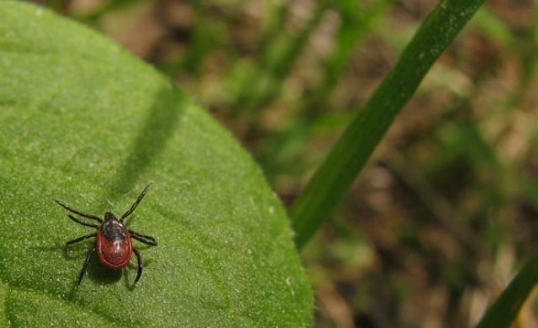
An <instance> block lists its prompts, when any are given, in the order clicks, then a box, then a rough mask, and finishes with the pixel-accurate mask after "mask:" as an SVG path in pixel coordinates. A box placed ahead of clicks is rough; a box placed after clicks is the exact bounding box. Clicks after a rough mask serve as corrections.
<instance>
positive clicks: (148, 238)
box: [128, 230, 157, 246]
mask: <svg viewBox="0 0 538 328" xmlns="http://www.w3.org/2000/svg"><path fill="white" fill-rule="evenodd" d="M128 231H129V234H130V235H131V237H132V238H134V239H136V240H138V241H140V242H143V243H144V244H147V245H150V246H157V241H156V240H155V238H153V237H151V236H148V235H143V234H141V233H138V232H136V231H133V230H128Z"/></svg>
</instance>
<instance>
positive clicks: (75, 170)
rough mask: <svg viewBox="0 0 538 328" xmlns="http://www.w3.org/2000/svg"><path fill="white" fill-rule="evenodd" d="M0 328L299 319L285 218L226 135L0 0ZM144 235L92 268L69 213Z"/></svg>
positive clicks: (65, 28) (308, 301)
mask: <svg viewBox="0 0 538 328" xmlns="http://www.w3.org/2000/svg"><path fill="white" fill-rule="evenodd" d="M0 72H1V74H0V168H1V169H0V183H1V188H0V231H1V235H0V240H1V243H0V326H8V325H11V326H36V325H39V326H42V325H44V324H46V325H52V326H74V325H75V324H76V325H77V327H78V326H99V327H105V326H118V325H119V326H129V327H132V326H144V327H153V326H155V327H157V326H158V327H187V326H199V327H224V326H232V327H240V326H243V327H255V326H257V327H264V326H265V327H276V326H293V327H299V326H309V325H311V324H312V314H313V313H312V312H313V311H312V308H313V305H312V303H313V300H312V293H311V290H310V286H309V283H308V279H307V277H306V275H305V272H304V270H303V268H302V266H301V264H300V261H299V258H298V255H297V252H296V250H295V249H294V247H293V242H292V239H291V230H290V227H289V222H288V219H287V217H286V214H285V211H284V209H283V208H282V206H281V204H280V203H279V201H278V199H277V198H276V197H275V195H274V194H273V193H272V192H271V190H270V189H269V187H268V186H267V183H266V182H265V180H264V178H263V176H262V175H261V173H260V170H259V168H258V167H257V166H256V165H255V164H254V162H253V161H252V159H251V158H250V157H249V156H248V155H247V154H246V153H245V151H244V150H243V149H242V148H241V147H240V146H239V144H238V143H237V142H236V141H235V140H233V138H232V137H231V136H230V134H229V133H228V132H226V131H225V130H224V129H222V128H221V127H220V126H219V125H218V124H217V123H216V122H215V121H213V120H212V119H211V117H210V116H209V115H207V113H205V112H204V111H203V110H202V109H200V108H199V107H198V106H197V105H196V104H194V103H193V102H192V101H191V100H190V99H189V97H187V96H186V95H185V94H183V93H182V92H181V91H180V90H178V89H177V88H176V87H175V86H174V85H173V84H172V83H171V82H169V81H168V80H167V79H165V78H164V77H162V76H161V75H159V74H158V73H157V72H156V71H155V70H154V69H152V68H151V67H148V66H147V65H144V64H143V63H141V62H139V61H138V60H136V59H134V58H133V57H131V56H130V55H129V54H127V53H126V52H125V51H124V50H122V49H121V48H120V47H118V46H117V45H114V44H113V43H112V42H110V41H109V40H107V39H105V38H103V37H102V36H99V35H97V34H96V33H95V32H93V31H91V30H89V29H87V28H84V27H81V26H79V25H77V24H75V23H73V22H70V21H67V20H64V19H62V18H60V17H57V16H55V15H54V14H52V13H50V12H48V11H46V10H43V9H42V8H39V7H34V6H31V5H28V4H24V3H18V2H6V1H4V2H1V3H0ZM149 181H153V182H154V183H153V186H152V188H151V189H150V190H149V192H148V194H147V195H146V197H145V198H144V200H143V201H142V203H141V204H140V205H139V206H138V208H137V210H136V211H135V213H134V214H133V215H132V216H131V218H130V219H129V220H128V225H129V227H130V228H132V229H133V230H136V231H138V232H141V233H145V234H148V235H151V236H154V237H155V238H156V239H157V241H158V246H157V247H149V246H145V245H143V244H141V243H138V242H136V241H135V246H136V247H137V248H138V249H139V250H140V252H141V254H142V257H143V259H144V264H145V265H144V273H143V275H142V278H141V279H140V281H139V282H138V284H137V285H136V286H135V287H133V286H132V284H133V280H134V277H135V275H136V263H135V262H136V261H135V260H133V262H132V263H131V265H130V266H129V267H128V268H126V269H125V270H123V272H121V271H110V270H107V269H104V268H103V267H102V266H100V265H99V262H98V260H97V259H94V260H93V261H91V262H90V267H89V271H88V273H87V275H86V276H85V278H84V280H83V281H82V284H81V285H80V286H79V287H78V288H77V287H76V279H77V276H78V273H79V270H80V269H81V267H82V263H83V261H84V257H85V254H86V252H87V250H88V249H89V248H90V247H91V246H92V245H93V244H92V241H91V240H88V241H86V242H82V243H79V244H77V245H73V246H72V247H69V248H66V247H65V246H64V245H65V242H66V241H67V240H70V239H73V238H76V237H78V236H81V235H84V234H88V233H91V232H93V231H94V230H92V228H88V227H83V226H81V225H77V224H75V223H74V222H72V221H70V220H69V219H67V218H66V211H65V210H64V209H62V208H61V207H59V206H58V205H57V204H55V203H54V202H53V201H52V199H53V198H57V199H60V200H62V201H63V202H65V203H66V204H68V205H70V206H72V207H74V208H76V209H79V210H81V211H84V212H89V213H92V214H96V215H99V216H101V215H102V214H103V213H104V212H105V211H107V210H112V211H113V212H114V213H116V214H117V215H121V214H122V213H123V212H124V211H126V210H127V209H128V208H129V206H131V204H132V203H133V201H134V200H135V199H136V197H137V196H138V194H139V193H140V191H141V190H142V188H143V187H144V186H145V184H146V183H147V182H149Z"/></svg>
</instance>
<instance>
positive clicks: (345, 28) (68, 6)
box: [33, 0, 538, 327]
mask: <svg viewBox="0 0 538 328" xmlns="http://www.w3.org/2000/svg"><path fill="white" fill-rule="evenodd" d="M33 2H36V3H39V4H40V5H43V6H46V7H48V8H51V9H53V10H55V11H57V12H58V13H60V14H62V15H64V16H68V17H70V18H71V19H74V20H77V21H79V22H81V23H83V24H85V25H87V26H90V27H91V28H93V29H95V30H98V31H100V32H101V33H103V34H106V35H108V36H109V37H110V38H112V39H114V40H116V41H117V42H118V43H120V44H122V45H123V46H124V47H126V48H127V49H128V50H129V51H130V52H132V53H133V54H134V55H135V56H138V57H139V58H141V59H142V60H144V61H146V62H148V63H149V64H151V65H153V66H154V67H155V68H156V69H158V70H160V71H161V72H162V73H163V74H165V75H167V76H169V77H170V79H172V80H174V81H176V82H177V83H178V84H179V86H180V87H181V88H182V89H183V90H185V91H186V92H187V93H188V94H189V95H190V96H191V97H193V98H195V99H196V101H197V102H198V103H200V104H201V105H203V106H204V107H205V108H206V109H207V110H208V111H209V112H210V113H211V114H212V115H213V116H214V117H215V118H216V119H217V120H218V121H220V122H221V123H222V124H223V125H224V126H226V127H227V128H228V129H229V130H230V131H231V133H232V134H234V135H235V136H236V137H237V139H239V140H240V142H241V143H242V144H243V145H244V147H246V148H247V149H248V150H249V151H250V153H251V154H252V156H253V157H254V159H255V160H256V161H257V162H258V163H259V165H260V166H261V168H262V169H263V171H264V173H265V175H266V177H267V180H268V181H269V183H270V185H271V186H272V188H273V189H274V190H275V191H276V193H277V194H278V195H279V196H280V198H281V199H282V202H283V204H284V205H285V206H289V205H290V204H291V203H292V202H293V200H294V199H295V198H296V197H297V195H298V194H299V193H300V192H301V190H302V188H303V187H304V185H305V184H306V183H307V181H308V179H309V177H310V176H311V174H312V173H313V171H314V170H315V168H316V167H317V166H318V165H319V163H320V161H322V160H323V158H324V156H325V155H326V154H327V152H328V150H329V149H330V148H331V146H332V145H333V144H334V142H335V140H337V138H338V137H339V134H340V133H341V132H342V130H343V129H344V128H345V126H346V125H347V124H348V123H349V122H350V120H351V118H352V117H353V116H354V115H356V113H357V112H358V111H360V108H361V106H362V105H363V104H364V103H365V101H366V100H367V99H368V97H369V96H370V95H371V93H372V92H373V90H375V88H376V86H377V85H378V84H379V83H380V81H381V80H382V79H383V78H384V77H385V76H386V74H387V73H388V72H389V70H390V69H391V67H392V66H393V65H394V64H395V62H396V60H397V59H398V56H399V54H400V53H401V52H402V50H403V48H404V47H405V45H406V44H407V43H408V42H409V40H410V38H411V37H412V35H413V33H414V31H415V30H416V29H417V27H418V26H419V24H420V23H421V22H422V21H423V20H424V19H425V17H426V16H427V15H428V13H430V12H431V11H432V10H433V8H434V7H435V5H436V4H437V3H438V1H435V0H402V1H394V0H338V1H330V0H318V1H314V0H290V1H266V0H250V1H244V0H243V1H242V0H215V1H181V0H161V1H157V0H52V1H33ZM537 68H538V9H537V2H536V1H531V0H518V1H514V0H491V1H487V2H486V4H485V5H484V6H483V7H482V8H481V9H480V10H479V12H478V13H477V15H475V17H474V18H473V19H472V20H471V22H470V23H469V24H468V26H467V27H466V28H465V29H464V30H463V32H462V33H461V34H460V35H459V36H458V37H457V39H456V41H455V42H454V43H453V44H452V46H451V47H450V48H449V49H448V50H447V51H446V52H445V53H444V54H443V55H442V56H441V57H440V59H439V60H438V61H437V63H436V64H435V65H434V67H433V68H432V70H431V71H430V72H429V73H428V75H427V77H426V79H425V80H424V81H423V83H422V85H421V87H420V88H419V90H418V91H417V93H416V94H415V96H414V97H413V99H412V100H411V101H410V103H409V104H408V105H407V106H406V108H405V109H404V110H403V111H402V113H401V114H400V115H399V117H398V118H397V120H396V122H395V123H394V124H393V126H392V127H391V128H390V130H389V132H388V134H387V135H386V136H385V138H384V140H383V142H382V143H381V144H380V145H379V146H378V148H377V150H376V152H375V153H374V156H373V157H372V158H371V159H370V161H369V164H368V165H367V167H366V168H365V169H364V170H363V172H361V174H360V176H359V178H358V179H357V181H356V183H355V184H354V186H353V188H352V190H350V192H349V193H348V195H347V197H346V199H345V200H344V202H343V203H342V205H341V206H340V208H339V210H338V211H337V212H336V213H334V217H333V218H332V220H330V222H329V223H328V224H327V225H326V226H325V227H324V228H323V229H322V230H321V231H319V232H318V233H317V235H316V236H315V238H314V239H313V240H312V241H311V242H310V243H309V244H308V245H307V247H306V248H305V249H304V250H303V252H302V254H301V255H302V259H303V263H304V264H305V267H306V269H307V271H308V274H309V276H310V278H311V282H312V286H313V289H314V291H315V296H316V314H315V315H316V326H317V327H466V326H472V325H473V324H475V323H476V322H477V321H478V319H479V318H480V316H481V315H482V313H483V311H484V310H485V308H486V307H487V306H488V304H489V303H490V302H491V301H492V300H494V299H495V297H496V296H497V295H498V294H499V293H500V292H501V291H502V290H503V288H504V287H505V286H506V284H507V283H508V282H509V281H510V279H511V277H512V276H513V274H514V272H515V271H516V270H517V269H518V268H519V267H520V265H521V264H522V262H523V261H524V260H526V259H527V258H528V257H529V256H530V254H531V252H532V250H533V249H535V248H536V240H537V237H538V215H537V214H538V213H537V210H538V183H536V182H537V179H538V152H537V149H538V121H537V114H536V107H537V104H538V89H537V87H538V79H537V76H536V72H537ZM132 92H141V91H140V90H132ZM537 313H538V290H536V288H535V292H534V293H533V295H531V297H530V298H529V300H528V301H527V302H526V304H525V305H524V307H523V310H522V311H521V313H520V315H519V316H518V318H517V321H516V322H515V323H514V326H515V327H538V314H537Z"/></svg>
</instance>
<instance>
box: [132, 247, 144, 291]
mask: <svg viewBox="0 0 538 328" xmlns="http://www.w3.org/2000/svg"><path fill="white" fill-rule="evenodd" d="M133 252H134V253H135V255H136V260H137V261H138V271H137V272H136V278H135V281H134V283H135V284H136V282H137V281H138V279H140V277H141V276H142V256H140V253H139V252H138V250H137V249H136V248H133Z"/></svg>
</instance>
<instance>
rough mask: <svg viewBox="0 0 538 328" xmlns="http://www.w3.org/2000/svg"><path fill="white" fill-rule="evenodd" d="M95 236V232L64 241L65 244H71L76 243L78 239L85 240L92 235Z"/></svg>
mask: <svg viewBox="0 0 538 328" xmlns="http://www.w3.org/2000/svg"><path fill="white" fill-rule="evenodd" d="M95 236H97V233H91V234H89V235H85V236H82V237H78V238H75V239H73V240H70V241H68V242H67V243H65V246H69V245H73V244H76V243H78V242H79V241H83V240H86V239H88V238H92V237H95Z"/></svg>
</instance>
